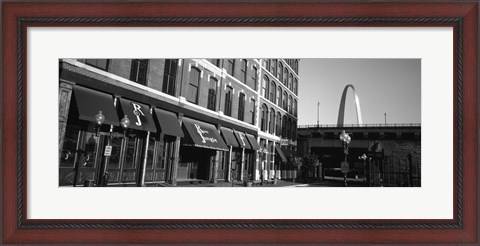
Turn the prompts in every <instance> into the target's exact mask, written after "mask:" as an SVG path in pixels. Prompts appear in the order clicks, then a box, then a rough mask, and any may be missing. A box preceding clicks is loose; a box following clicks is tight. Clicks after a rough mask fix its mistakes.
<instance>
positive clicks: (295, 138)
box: [292, 120, 297, 141]
mask: <svg viewBox="0 0 480 246" xmlns="http://www.w3.org/2000/svg"><path fill="white" fill-rule="evenodd" d="M292 139H293V140H294V141H295V140H297V121H295V120H294V121H292Z"/></svg>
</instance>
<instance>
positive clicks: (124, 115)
mask: <svg viewBox="0 0 480 246" xmlns="http://www.w3.org/2000/svg"><path fill="white" fill-rule="evenodd" d="M59 71H60V73H59V76H60V77H59V87H58V88H59V102H58V105H59V153H58V154H59V165H58V166H59V169H58V170H59V172H58V174H59V176H58V181H59V183H58V184H59V186H60V187H158V188H168V187H252V188H268V187H285V188H288V187H292V188H295V187H302V188H304V187H346V188H348V187H421V181H422V180H421V59H373V58H369V59H360V58H355V59H354V58H321V59H320V58H318V59H315V58H305V59H302V58H283V59H282V58H229V59H227V58H221V59H211V58H207V59H201V58H188V59H186V58H179V59H163V58H162V59H118V58H115V59H88V58H80V59H77V58H68V59H67V58H65V59H60V60H59Z"/></svg>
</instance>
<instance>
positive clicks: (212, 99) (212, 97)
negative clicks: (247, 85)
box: [186, 67, 256, 125]
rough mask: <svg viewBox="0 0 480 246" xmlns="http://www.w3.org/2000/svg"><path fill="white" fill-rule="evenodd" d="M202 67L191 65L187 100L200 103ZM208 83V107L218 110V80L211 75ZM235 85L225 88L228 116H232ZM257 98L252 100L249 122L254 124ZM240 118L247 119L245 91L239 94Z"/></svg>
mask: <svg viewBox="0 0 480 246" xmlns="http://www.w3.org/2000/svg"><path fill="white" fill-rule="evenodd" d="M200 73H201V72H200V69H199V68H197V67H191V72H190V81H189V87H188V88H187V97H186V99H187V101H189V102H191V103H194V104H198V91H199V85H200V79H201V77H200ZM208 83H209V85H208V98H207V108H208V109H210V110H213V111H216V110H217V108H216V100H217V83H218V80H217V79H216V78H214V77H210V79H209V82H208ZM233 97H234V94H233V87H231V86H227V87H226V90H225V102H224V108H223V113H224V115H227V116H232V105H233ZM255 104H256V102H255V99H253V98H252V99H251V102H250V106H251V108H250V112H249V113H250V119H251V121H250V122H249V123H250V124H252V125H255ZM237 118H238V120H241V121H244V120H245V93H240V94H239V96H238V113H237Z"/></svg>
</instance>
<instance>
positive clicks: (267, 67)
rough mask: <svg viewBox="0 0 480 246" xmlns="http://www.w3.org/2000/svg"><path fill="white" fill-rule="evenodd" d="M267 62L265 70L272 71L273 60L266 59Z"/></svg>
mask: <svg viewBox="0 0 480 246" xmlns="http://www.w3.org/2000/svg"><path fill="white" fill-rule="evenodd" d="M265 60H266V63H265V69H267V70H270V63H271V62H272V60H270V59H265Z"/></svg>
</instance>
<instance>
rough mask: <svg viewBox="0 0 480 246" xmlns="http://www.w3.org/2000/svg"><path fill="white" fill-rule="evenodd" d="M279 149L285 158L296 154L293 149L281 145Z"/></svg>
mask: <svg viewBox="0 0 480 246" xmlns="http://www.w3.org/2000/svg"><path fill="white" fill-rule="evenodd" d="M281 149H282V151H283V153H284V154H285V156H286V157H287V158H290V157H295V156H296V152H295V151H293V150H290V149H287V148H285V147H281Z"/></svg>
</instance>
